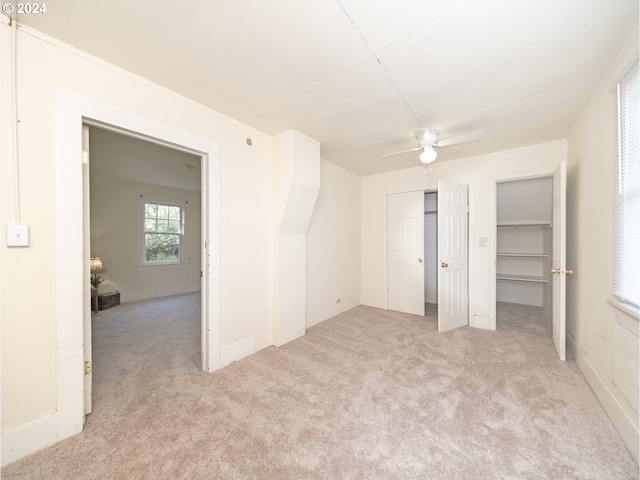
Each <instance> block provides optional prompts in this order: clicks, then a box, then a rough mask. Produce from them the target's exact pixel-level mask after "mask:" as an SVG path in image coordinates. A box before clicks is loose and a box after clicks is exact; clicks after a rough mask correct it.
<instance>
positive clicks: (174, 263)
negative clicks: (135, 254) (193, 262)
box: [137, 262, 187, 268]
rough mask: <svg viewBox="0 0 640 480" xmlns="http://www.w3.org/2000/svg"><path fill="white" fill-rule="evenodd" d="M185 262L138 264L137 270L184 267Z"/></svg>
mask: <svg viewBox="0 0 640 480" xmlns="http://www.w3.org/2000/svg"><path fill="white" fill-rule="evenodd" d="M185 263H187V262H154V263H139V264H138V265H137V266H138V268H157V267H178V266H180V265H184V264H185Z"/></svg>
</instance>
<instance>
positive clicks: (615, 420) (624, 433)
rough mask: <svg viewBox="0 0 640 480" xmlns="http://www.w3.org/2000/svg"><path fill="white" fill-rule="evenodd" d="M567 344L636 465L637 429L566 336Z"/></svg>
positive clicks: (639, 438) (637, 460)
mask: <svg viewBox="0 0 640 480" xmlns="http://www.w3.org/2000/svg"><path fill="white" fill-rule="evenodd" d="M567 343H568V344H569V345H568V346H569V349H570V352H571V356H572V357H573V359H574V360H575V362H576V365H577V366H578V368H579V369H580V372H581V373H582V375H583V376H584V378H585V379H586V380H587V383H588V384H589V386H590V387H591V390H593V393H594V394H595V396H596V398H597V399H598V401H599V402H600V405H602V408H603V409H604V411H605V413H606V414H607V416H608V417H609V420H611V423H612V424H613V426H614V427H615V429H616V430H617V431H618V433H619V434H620V438H622V441H623V442H624V443H625V445H626V446H627V449H628V450H629V452H630V453H631V456H632V457H633V458H634V459H635V461H636V463H638V462H639V459H638V449H639V448H640V443H639V440H640V433H639V431H638V429H637V428H636V426H635V425H634V424H633V422H632V421H631V419H630V418H629V417H628V416H627V414H626V413H625V412H624V410H623V409H622V407H621V406H620V403H619V402H618V400H617V399H616V397H615V396H614V395H613V393H612V392H611V390H609V388H608V387H607V386H606V384H605V383H604V382H603V381H602V379H601V378H600V375H598V373H597V372H596V371H595V369H594V368H593V366H592V365H591V363H590V362H589V359H588V358H587V357H586V356H585V355H584V354H583V353H582V351H581V349H580V348H579V347H578V346H577V345H576V343H575V341H574V339H573V337H572V336H571V335H567Z"/></svg>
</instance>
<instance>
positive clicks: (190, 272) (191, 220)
mask: <svg viewBox="0 0 640 480" xmlns="http://www.w3.org/2000/svg"><path fill="white" fill-rule="evenodd" d="M141 195H142V196H143V197H144V198H148V199H155V200H165V201H168V202H177V203H178V202H179V203H180V204H181V205H183V208H185V215H186V222H185V235H184V242H185V243H184V248H183V255H184V256H183V261H182V262H181V263H178V264H175V265H162V266H160V265H156V266H145V265H141V261H140V250H139V248H138V242H139V241H140V236H141V235H140V229H141V227H140V214H139V210H138V208H139V203H140V201H141V198H140V196H141ZM200 222H201V220H200V192H196V191H191V190H182V189H176V188H169V187H164V186H159V185H151V184H148V183H140V182H134V181H129V180H125V179H122V178H115V177H111V176H108V175H102V174H100V173H96V172H92V174H91V256H98V257H100V258H101V259H102V263H103V265H104V267H105V268H106V269H107V271H106V272H104V273H103V274H102V277H103V278H104V279H105V281H104V282H103V283H102V284H101V285H100V292H110V291H115V290H118V291H120V300H121V301H122V302H123V303H125V302H131V301H135V300H143V299H147V298H155V297H163V296H168V295H176V294H180V293H188V292H197V291H199V290H200Z"/></svg>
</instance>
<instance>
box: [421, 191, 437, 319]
mask: <svg viewBox="0 0 640 480" xmlns="http://www.w3.org/2000/svg"><path fill="white" fill-rule="evenodd" d="M424 301H425V303H426V309H425V310H426V312H428V313H429V312H431V313H436V312H437V309H438V307H437V304H438V192H436V191H427V192H424Z"/></svg>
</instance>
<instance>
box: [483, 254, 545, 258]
mask: <svg viewBox="0 0 640 480" xmlns="http://www.w3.org/2000/svg"><path fill="white" fill-rule="evenodd" d="M496 255H497V256H498V257H524V258H527V257H531V258H547V257H548V256H549V255H547V254H546V253H496Z"/></svg>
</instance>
